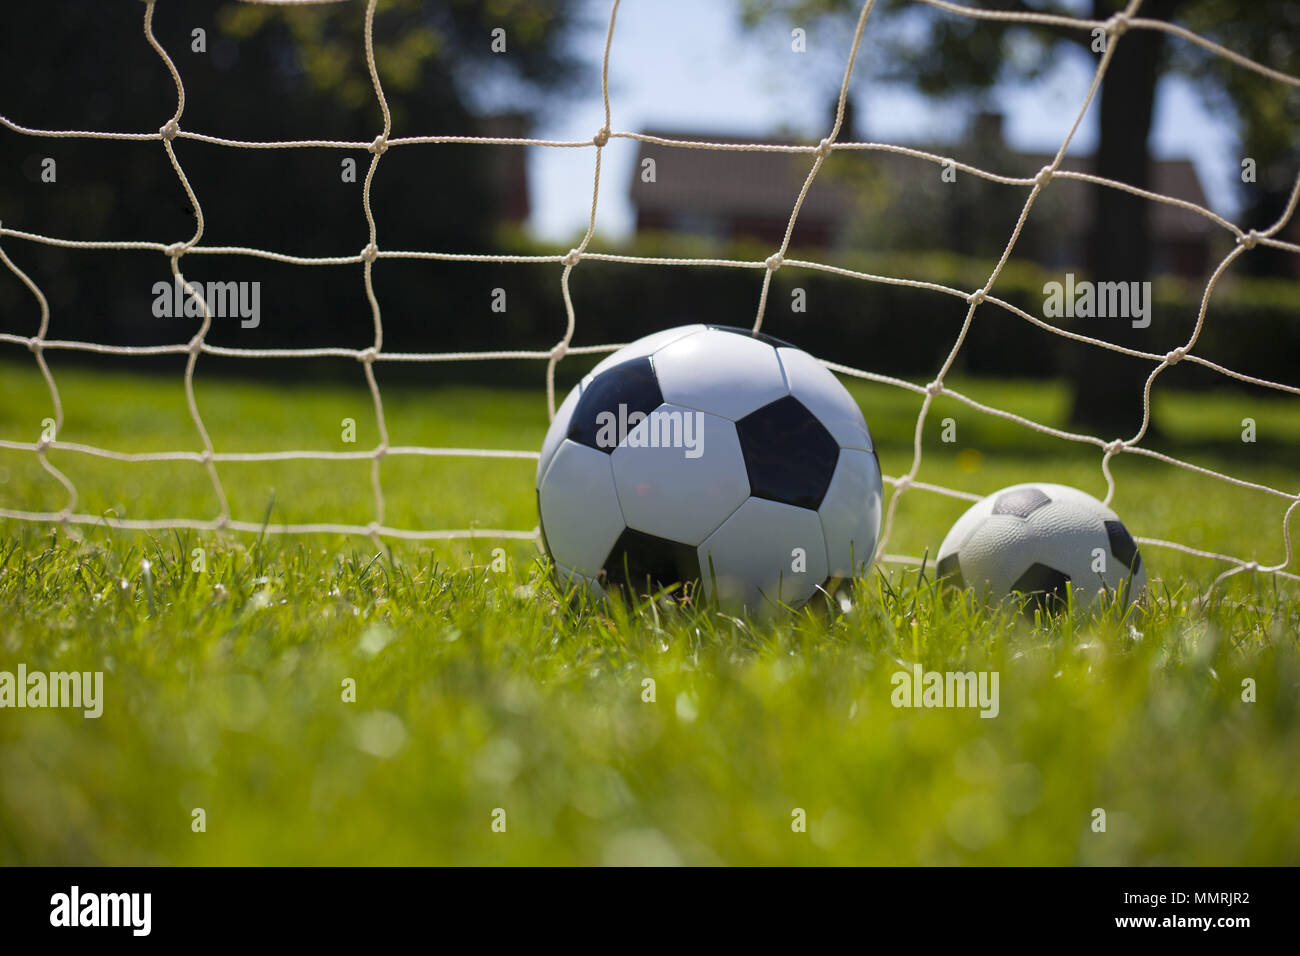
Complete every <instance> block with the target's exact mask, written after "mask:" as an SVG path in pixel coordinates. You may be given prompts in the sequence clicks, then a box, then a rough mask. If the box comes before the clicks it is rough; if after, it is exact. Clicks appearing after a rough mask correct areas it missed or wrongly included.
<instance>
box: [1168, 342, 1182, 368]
mask: <svg viewBox="0 0 1300 956" xmlns="http://www.w3.org/2000/svg"><path fill="white" fill-rule="evenodd" d="M1186 354H1187V349H1186V347H1184V346H1182V345H1180V346H1178V348H1176V349H1174V350H1172V351H1170V352H1166V353H1165V363H1166V364H1168V365H1177V364H1178V363H1179V362H1181V361H1182V360H1183V356H1185V355H1186Z"/></svg>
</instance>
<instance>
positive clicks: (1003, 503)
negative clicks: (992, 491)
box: [993, 488, 1052, 518]
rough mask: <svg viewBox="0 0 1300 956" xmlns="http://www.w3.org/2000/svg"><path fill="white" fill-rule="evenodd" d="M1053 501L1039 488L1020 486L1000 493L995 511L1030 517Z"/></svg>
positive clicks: (1001, 513)
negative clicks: (1002, 493)
mask: <svg viewBox="0 0 1300 956" xmlns="http://www.w3.org/2000/svg"><path fill="white" fill-rule="evenodd" d="M1051 502H1052V499H1051V498H1049V497H1047V495H1045V494H1043V493H1042V492H1041V491H1039V490H1038V489H1037V488H1018V489H1017V490H1015V491H1008V492H1007V493H1006V494H1004V495H998V499H997V501H995V502H993V513H994V514H995V515H1015V516H1016V517H1017V518H1028V517H1029V516H1030V515H1031V514H1033V513H1034V512H1035V511H1037V510H1038V509H1039V508H1041V507H1042V506H1043V505H1046V504H1051Z"/></svg>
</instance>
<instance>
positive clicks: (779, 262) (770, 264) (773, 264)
mask: <svg viewBox="0 0 1300 956" xmlns="http://www.w3.org/2000/svg"><path fill="white" fill-rule="evenodd" d="M784 264H785V259H784V258H783V257H782V256H781V253H779V252H774V253H772V254H771V255H770V256H768V257H767V258H766V259H764V260H763V265H765V266H767V268H768V270H769V271H770V272H775V271H776V270H777V269H779V268H781V266H783V265H784Z"/></svg>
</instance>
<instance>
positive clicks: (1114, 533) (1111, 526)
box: [1104, 521, 1142, 574]
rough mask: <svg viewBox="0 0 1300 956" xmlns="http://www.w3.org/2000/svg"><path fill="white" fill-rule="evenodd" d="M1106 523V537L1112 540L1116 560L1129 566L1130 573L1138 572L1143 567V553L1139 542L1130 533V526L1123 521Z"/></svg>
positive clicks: (1111, 548) (1111, 549)
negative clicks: (1139, 549) (1126, 525)
mask: <svg viewBox="0 0 1300 956" xmlns="http://www.w3.org/2000/svg"><path fill="white" fill-rule="evenodd" d="M1104 523H1105V525H1106V538H1107V539H1108V540H1109V541H1110V553H1111V554H1113V555H1115V560H1117V561H1119V563H1120V564H1122V565H1124V567H1126V568H1128V570H1129V574H1137V573H1138V569H1139V568H1141V567H1142V554H1141V552H1139V551H1138V546H1137V542H1136V541H1134V540H1133V536H1132V535H1131V534H1129V533H1128V528H1126V527H1124V523H1123V522H1122V521H1107V522H1104Z"/></svg>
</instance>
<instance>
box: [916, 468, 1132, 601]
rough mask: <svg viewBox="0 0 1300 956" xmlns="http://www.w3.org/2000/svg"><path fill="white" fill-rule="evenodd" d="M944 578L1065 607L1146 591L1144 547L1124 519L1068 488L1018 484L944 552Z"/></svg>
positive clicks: (975, 512) (966, 521)
mask: <svg viewBox="0 0 1300 956" xmlns="http://www.w3.org/2000/svg"><path fill="white" fill-rule="evenodd" d="M936 573H937V575H938V576H939V577H940V578H941V579H946V580H948V581H949V582H950V583H952V584H955V585H957V586H958V587H971V588H973V589H974V591H975V593H976V594H978V595H981V596H983V595H987V596H989V597H990V598H992V599H994V600H997V599H1000V598H1002V597H1005V596H1006V595H1009V594H1011V593H1012V592H1020V593H1022V594H1026V595H1032V596H1033V597H1034V604H1035V605H1037V606H1042V607H1046V608H1048V609H1056V608H1059V607H1061V606H1063V605H1064V602H1065V596H1066V583H1067V582H1068V583H1069V585H1070V590H1071V591H1072V592H1073V593H1074V595H1075V599H1076V601H1078V602H1083V603H1090V602H1091V601H1093V600H1095V599H1096V597H1097V596H1098V595H1100V594H1103V593H1106V592H1109V593H1110V594H1112V595H1117V596H1119V597H1120V599H1122V600H1125V601H1134V600H1136V599H1137V598H1138V597H1140V596H1141V594H1142V591H1143V589H1144V588H1145V587H1146V572H1145V570H1144V569H1143V566H1142V555H1141V553H1140V552H1139V551H1138V547H1137V543H1136V542H1135V541H1134V540H1133V536H1132V535H1131V534H1129V532H1128V529H1127V528H1125V527H1124V523H1123V522H1122V521H1120V520H1119V516H1118V515H1116V514H1115V512H1113V511H1111V510H1110V508H1108V507H1106V506H1105V505H1104V504H1102V503H1101V502H1100V501H1098V500H1097V499H1096V498H1094V497H1092V495H1089V494H1086V493H1085V492H1082V491H1080V490H1079V489H1077V488H1070V487H1068V486H1066V485H1053V484H1045V483H1043V482H1034V483H1032V484H1026V485H1013V486H1011V487H1010V488H1003V489H1002V490H1001V491H998V492H994V493H993V494H991V495H989V496H988V497H987V498H984V499H982V500H980V501H977V502H976V503H975V504H974V505H972V506H971V507H970V509H969V510H967V512H966V513H965V514H964V515H962V516H961V517H960V518H958V519H957V523H956V524H954V525H953V526H952V530H951V531H949V532H948V536H947V537H946V538H944V539H943V544H941V545H940V546H939V561H938V566H937V568H936Z"/></svg>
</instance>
